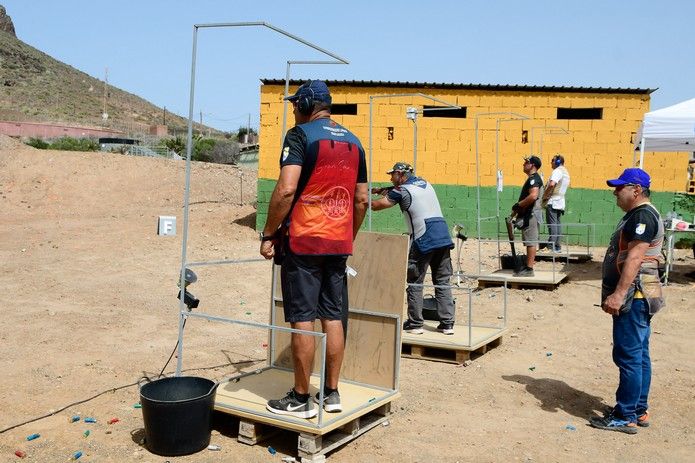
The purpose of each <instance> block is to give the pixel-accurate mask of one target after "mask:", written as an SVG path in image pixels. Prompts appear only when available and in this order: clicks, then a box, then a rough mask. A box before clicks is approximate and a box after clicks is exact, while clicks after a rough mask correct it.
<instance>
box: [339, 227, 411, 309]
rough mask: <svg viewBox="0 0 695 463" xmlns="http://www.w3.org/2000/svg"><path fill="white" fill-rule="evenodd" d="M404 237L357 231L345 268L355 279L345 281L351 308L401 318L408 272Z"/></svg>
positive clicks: (406, 247) (406, 246)
mask: <svg viewBox="0 0 695 463" xmlns="http://www.w3.org/2000/svg"><path fill="white" fill-rule="evenodd" d="M408 242H409V238H408V237H407V236H406V235H389V234H384V233H371V232H366V233H362V232H360V233H359V234H358V235H357V239H356V240H355V253H354V254H353V255H352V256H351V257H350V258H349V259H348V265H349V266H350V267H352V268H354V269H355V270H357V277H355V278H349V279H348V290H349V292H350V307H351V308H354V309H364V310H368V311H370V312H384V313H390V314H394V315H401V314H402V312H403V303H404V301H405V287H406V285H405V280H406V276H407V269H408Z"/></svg>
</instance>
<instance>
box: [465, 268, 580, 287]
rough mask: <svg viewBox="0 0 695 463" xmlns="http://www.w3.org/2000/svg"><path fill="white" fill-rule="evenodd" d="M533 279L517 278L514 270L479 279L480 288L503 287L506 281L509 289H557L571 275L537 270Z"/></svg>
mask: <svg viewBox="0 0 695 463" xmlns="http://www.w3.org/2000/svg"><path fill="white" fill-rule="evenodd" d="M534 274H535V275H534V276H532V277H515V276H514V270H497V271H496V272H493V273H490V274H488V275H482V276H479V277H478V287H480V288H488V287H491V286H503V285H504V283H505V281H506V282H508V284H509V287H511V288H512V289H518V288H522V287H536V288H543V289H550V290H552V289H555V288H557V285H559V284H560V283H561V282H562V281H563V280H564V279H565V278H567V276H568V275H569V273H567V272H560V271H555V272H552V271H550V270H535V271H534Z"/></svg>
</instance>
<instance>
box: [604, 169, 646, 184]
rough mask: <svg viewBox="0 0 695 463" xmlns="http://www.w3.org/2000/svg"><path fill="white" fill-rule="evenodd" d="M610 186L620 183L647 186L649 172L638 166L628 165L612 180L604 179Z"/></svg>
mask: <svg viewBox="0 0 695 463" xmlns="http://www.w3.org/2000/svg"><path fill="white" fill-rule="evenodd" d="M606 184H608V186H610V187H616V186H621V185H639V186H641V187H642V188H649V185H650V184H651V178H650V177H649V174H648V173H646V172H645V171H643V170H642V169H640V168H638V167H628V168H627V169H625V170H624V171H623V173H622V174H620V177H618V178H616V179H613V180H606Z"/></svg>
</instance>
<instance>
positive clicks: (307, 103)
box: [297, 81, 314, 116]
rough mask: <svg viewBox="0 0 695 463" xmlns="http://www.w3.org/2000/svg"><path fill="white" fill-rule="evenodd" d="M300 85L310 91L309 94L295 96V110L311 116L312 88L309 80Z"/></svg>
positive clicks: (312, 104)
mask: <svg viewBox="0 0 695 463" xmlns="http://www.w3.org/2000/svg"><path fill="white" fill-rule="evenodd" d="M302 87H306V88H307V90H309V91H311V96H309V95H303V96H300V97H299V98H297V111H299V114H302V115H304V116H311V113H312V112H313V111H314V89H312V88H311V81H309V82H306V83H304V84H303V85H302Z"/></svg>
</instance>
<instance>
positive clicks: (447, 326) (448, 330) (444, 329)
mask: <svg viewBox="0 0 695 463" xmlns="http://www.w3.org/2000/svg"><path fill="white" fill-rule="evenodd" d="M437 331H439V332H440V333H444V334H454V324H453V323H440V324H439V325H437Z"/></svg>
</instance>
